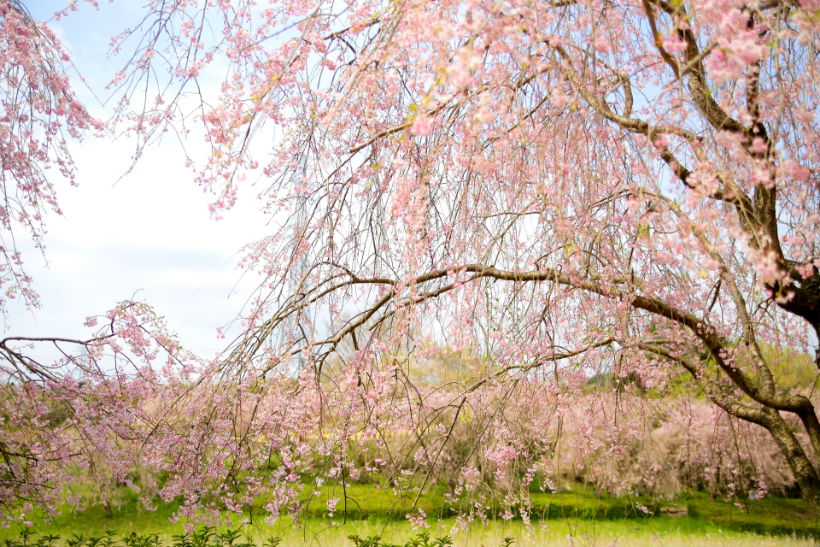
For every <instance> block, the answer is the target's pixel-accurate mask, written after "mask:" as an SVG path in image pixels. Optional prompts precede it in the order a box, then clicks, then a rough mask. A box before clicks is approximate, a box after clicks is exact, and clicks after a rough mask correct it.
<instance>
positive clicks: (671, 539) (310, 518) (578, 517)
mask: <svg viewBox="0 0 820 547" xmlns="http://www.w3.org/2000/svg"><path fill="white" fill-rule="evenodd" d="M318 492H319V494H318V496H315V498H314V499H313V500H312V502H311V503H310V505H309V507H308V510H307V518H306V519H305V520H304V521H303V522H302V523H301V524H299V525H295V524H293V523H292V522H291V521H290V519H288V518H282V519H280V520H279V521H278V522H277V523H276V524H274V525H273V526H267V525H265V524H264V523H263V521H262V518H261V514H262V513H261V511H259V513H258V515H257V517H256V518H255V520H254V523H253V525H252V526H248V527H246V528H245V529H244V532H245V533H246V534H248V535H249V536H250V537H252V539H253V541H254V542H256V543H258V544H261V543H262V542H263V541H264V540H266V539H268V538H271V537H274V536H275V537H280V538H281V543H280V544H279V545H280V546H297V545H298V546H301V545H311V546H325V545H327V546H337V545H340V546H341V545H353V542H352V541H351V540H349V539H348V536H349V535H351V534H356V535H358V536H360V537H362V538H364V537H368V536H373V535H380V536H381V537H382V539H383V540H385V541H389V542H391V543H404V542H405V541H407V540H408V539H409V538H411V537H413V536H415V535H416V533H417V532H416V531H415V530H414V529H413V528H412V527H411V525H410V524H409V523H408V522H407V521H406V519H405V518H404V515H405V514H406V513H407V512H409V510H410V507H411V505H412V499H410V498H409V497H407V498H406V497H400V496H395V495H394V494H393V493H392V492H391V491H390V490H385V489H379V488H376V486H375V485H372V484H357V485H353V486H352V487H350V488H348V489H347V494H348V496H350V498H351V499H350V500H349V501H348V513H347V521H346V522H344V519H345V517H344V514H343V502H339V504H338V506H337V510H336V513H335V514H334V515H333V517H330V516H329V515H328V511H327V507H326V505H325V502H326V501H327V499H329V498H333V497H341V496H342V494H341V492H340V491H339V490H338V488H337V489H336V490H334V489H332V488H330V487H322V488H320V489H319V490H318ZM532 498H533V504H534V507H533V511H532V515H533V523H532V526H531V527H529V528H528V527H526V526H525V525H524V524H523V523H522V522H521V521H520V520H513V521H504V520H501V519H494V520H490V521H488V522H487V523H485V524H483V523H480V522H474V523H473V524H472V525H471V526H470V527H469V528H468V529H467V530H458V529H457V528H456V521H455V518H454V516H453V515H452V513H449V512H447V510H445V509H444V504H443V499H442V497H441V493H440V492H437V491H436V490H432V491H431V492H430V493H429V494H428V495H425V496H422V497H421V499H420V500H419V506H420V507H421V508H422V509H424V511H425V512H426V513H427V515H429V516H430V517H429V518H428V523H429V524H430V529H429V532H430V534H431V535H432V536H433V537H434V538H435V537H437V536H444V535H451V536H452V537H453V539H454V545H458V546H462V545H463V546H470V547H480V546H484V547H498V546H501V545H502V544H503V539H504V537H506V536H510V537H512V538H514V542H513V545H514V546H522V547H523V546H543V545H562V546H572V547H580V546H587V545H588V546H599V545H601V546H609V545H614V546H618V545H620V546H640V545H646V546H652V547H656V546H663V545H668V546H698V545H702V546H727V547H735V546H737V547H740V546H766V545H777V546H781V545H782V546H795V547H796V546H800V547H810V546H811V547H815V546H816V545H817V542H818V540H819V539H820V528H818V526H819V523H818V518H817V515H815V514H814V513H813V512H812V510H811V508H810V507H809V506H808V504H806V503H805V502H803V501H801V500H794V499H784V498H774V497H769V498H766V499H763V500H753V501H749V502H748V503H747V504H746V507H744V508H739V507H736V506H735V505H733V504H730V503H724V502H721V501H716V500H711V499H709V497H708V496H707V495H705V494H702V493H694V494H689V495H687V496H685V497H681V498H680V499H677V500H674V501H673V502H663V503H657V502H655V501H654V500H652V499H650V498H647V497H644V496H642V497H640V498H631V499H627V498H615V497H607V496H602V497H598V496H596V495H595V494H594V493H593V492H592V491H591V490H589V489H584V488H583V487H577V488H575V489H574V490H573V491H568V492H559V493H556V494H549V493H541V492H538V493H533V496H532ZM637 503H640V504H642V505H644V506H646V507H650V508H652V509H653V511H654V512H653V514H652V515H649V516H648V515H645V514H644V513H643V512H641V511H639V510H638V509H637V508H636V507H637ZM175 508H176V506H175V505H173V504H171V505H161V506H159V507H158V508H157V510H156V511H146V510H145V509H143V508H142V506H141V505H140V504H139V503H138V502H137V501H136V498H135V496H126V497H125V498H124V500H123V503H122V504H121V505H120V506H119V507H118V508H117V509H116V510H115V511H114V514H113V516H111V517H109V516H106V515H105V513H104V511H103V510H102V508H101V507H99V506H96V507H91V508H90V509H88V510H86V511H84V512H72V511H71V510H69V509H66V510H64V511H63V512H62V514H61V515H59V516H57V517H56V518H54V519H53V521H52V522H51V524H45V523H44V519H43V516H42V515H33V519H34V520H35V527H34V528H35V530H36V532H37V534H39V535H45V534H51V535H59V536H60V537H61V540H60V541H59V542H58V544H60V545H63V544H65V543H64V542H65V541H66V540H67V539H69V538H71V537H72V536H74V535H83V536H85V537H90V536H96V537H99V536H103V535H104V533H105V531H106V530H115V531H116V532H117V535H118V537H123V536H128V535H130V534H132V533H136V534H158V535H159V536H160V537H161V538H162V539H163V543H170V541H171V537H172V536H173V535H176V534H181V533H183V527H182V524H181V523H171V522H170V520H169V519H170V517H171V515H172V513H173V511H174V509H175ZM495 513H496V514H497V511H496V512H495ZM673 515H674V516H673ZM237 524H238V522H237ZM20 530H21V528H19V527H17V528H15V527H12V528H9V529H2V530H0V545H5V543H6V542H5V540H8V539H13V538H19V537H20Z"/></svg>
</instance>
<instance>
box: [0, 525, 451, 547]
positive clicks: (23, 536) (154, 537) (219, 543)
mask: <svg viewBox="0 0 820 547" xmlns="http://www.w3.org/2000/svg"><path fill="white" fill-rule="evenodd" d="M34 535H35V533H34V532H33V531H32V529H31V528H24V529H23V530H21V531H20V537H19V538H18V539H6V540H5V542H4V547H56V546H57V545H60V543H59V540H60V536H59V535H54V534H46V535H43V536H40V537H38V538H36V539H35V538H34ZM241 536H242V532H241V531H240V529H239V528H234V529H228V530H225V531H222V532H220V531H218V530H216V529H215V528H213V527H211V526H203V527H201V528H197V529H196V530H194V532H193V533H192V534H179V535H174V536H172V537H171V543H166V542H163V541H161V539H160V536H159V534H138V533H136V532H132V533H131V534H126V535H124V536H122V537H121V538H117V534H116V532H114V531H113V530H106V532H105V534H104V535H102V536H85V535H83V534H72V536H71V537H69V538H67V539H66V541H65V545H66V546H67V547H165V546H166V545H169V546H170V547H277V546H278V545H279V541H280V538H278V537H275V536H274V537H271V538H269V539H268V541H265V542H262V543H256V542H253V541H252V540H251V538H249V537H248V538H245V539H244V541H239V540H240V537H241ZM442 547H443V546H442Z"/></svg>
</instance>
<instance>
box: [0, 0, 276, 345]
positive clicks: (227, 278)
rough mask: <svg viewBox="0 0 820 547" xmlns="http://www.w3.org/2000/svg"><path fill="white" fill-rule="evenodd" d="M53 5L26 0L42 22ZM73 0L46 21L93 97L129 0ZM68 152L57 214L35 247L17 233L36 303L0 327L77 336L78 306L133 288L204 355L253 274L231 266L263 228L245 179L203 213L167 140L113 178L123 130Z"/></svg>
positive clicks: (81, 315) (201, 199)
mask: <svg viewBox="0 0 820 547" xmlns="http://www.w3.org/2000/svg"><path fill="white" fill-rule="evenodd" d="M64 5H65V1H54V0H35V1H33V2H30V3H29V5H28V8H29V9H30V11H31V12H32V15H33V16H34V17H36V18H38V19H40V20H48V19H50V18H51V14H53V13H54V12H55V11H57V10H58V9H61V8H62V7H64ZM79 5H80V10H79V11H78V12H77V13H73V14H71V15H70V16H69V17H67V18H63V19H61V20H60V21H54V20H52V21H51V22H50V25H51V26H52V28H53V29H54V30H55V32H56V33H57V35H58V37H59V38H60V39H61V41H62V42H63V45H64V47H65V48H66V49H67V50H68V51H69V53H70V54H71V56H72V60H73V62H74V64H75V66H76V69H77V72H78V73H79V74H82V75H83V77H85V78H86V80H87V81H88V82H89V87H90V88H92V89H95V90H96V91H97V94H98V95H100V93H99V91H100V90H101V88H102V87H103V86H104V84H105V82H106V81H107V80H108V79H109V78H110V76H111V75H112V74H113V73H114V72H115V70H116V68H118V66H117V65H116V64H114V63H113V62H112V61H111V60H110V59H108V58H107V49H108V43H109V39H110V37H111V35H113V34H115V33H117V32H119V31H121V30H122V27H123V26H124V25H127V24H128V23H127V21H128V20H129V18H134V17H136V15H137V14H138V12H137V11H135V6H137V7H138V6H139V5H141V2H137V1H135V0H123V1H121V2H120V1H118V2H114V3H111V4H108V3H103V2H101V7H100V9H99V11H97V10H94V8H92V7H90V6H88V5H86V4H79ZM72 77H73V78H74V80H75V89H77V91H78V93H79V94H80V96H81V98H82V99H83V101H84V102H85V103H86V105H87V106H88V107H89V109H90V110H91V111H92V113H94V114H95V115H97V116H98V117H101V118H103V119H104V118H105V117H106V116H105V114H106V112H107V110H106V107H105V106H104V105H102V104H100V103H99V102H98V100H97V99H96V98H95V97H94V95H93V94H91V93H90V91H89V90H88V89H85V88H83V86H82V84H80V83H79V81H78V80H77V75H76V74H72ZM72 151H73V154H74V159H75V161H76V164H77V182H78V186H77V187H70V186H69V185H68V184H58V197H59V200H60V205H61V207H62V209H63V213H64V214H63V216H62V217H60V216H57V215H53V214H52V215H50V216H49V217H48V218H47V230H48V234H47V235H46V238H45V244H46V253H45V257H43V255H41V254H39V253H38V251H37V250H36V249H34V248H33V247H32V245H31V244H30V243H29V242H27V241H24V238H23V237H22V236H23V234H22V233H20V234H18V244H20V245H19V246H20V249H21V250H22V251H23V258H24V261H25V265H26V270H27V272H28V273H29V274H30V275H31V276H32V277H33V278H34V287H35V289H36V290H37V291H38V293H39V294H40V298H41V304H42V306H41V307H40V308H39V309H35V310H29V309H26V308H25V306H22V305H21V304H20V303H14V302H10V303H9V304H8V308H9V310H8V314H7V317H6V318H5V320H4V332H3V336H60V337H83V336H87V335H88V334H89V333H90V330H89V329H88V328H87V327H84V326H83V322H84V320H85V318H86V317H87V316H89V315H95V314H101V313H105V312H106V311H107V310H109V309H111V308H113V307H114V306H115V305H116V304H117V303H118V302H120V301H122V300H125V299H132V298H133V299H137V300H142V301H145V302H147V303H149V304H150V305H151V306H153V308H154V310H155V311H156V312H157V313H158V314H159V315H161V316H164V317H165V319H166V322H167V325H168V327H169V328H170V330H171V331H174V332H176V333H177V334H178V335H179V337H180V340H181V342H182V343H183V345H185V346H186V347H188V348H189V349H191V350H193V351H194V352H196V353H198V354H200V355H202V356H205V357H210V356H212V355H213V354H215V353H217V352H219V351H221V350H222V349H224V346H225V344H226V339H227V340H229V339H230V336H228V337H227V338H226V339H217V337H216V336H215V334H216V329H217V327H222V326H225V325H227V324H228V323H230V322H231V320H232V319H234V318H236V316H237V315H238V314H239V312H240V310H241V308H242V306H243V304H244V303H245V301H246V299H247V298H248V296H249V295H250V294H251V292H252V291H253V289H254V288H255V287H256V285H257V282H258V278H257V277H256V276H255V274H252V273H250V274H244V275H243V272H241V271H240V270H239V269H238V268H237V262H238V260H239V259H240V258H241V256H242V253H241V249H242V247H243V246H244V245H246V244H248V243H251V242H252V241H254V240H256V239H258V238H261V237H262V236H264V235H265V233H266V232H265V230H266V229H267V228H266V220H267V219H266V218H265V217H264V216H263V215H262V214H261V213H259V212H258V207H257V203H256V201H255V200H254V196H255V192H254V190H253V188H252V187H251V188H245V189H244V192H242V193H240V199H239V203H238V205H237V206H236V207H235V208H234V209H233V210H231V211H228V212H227V213H225V214H223V218H222V219H221V220H214V219H212V218H211V215H210V213H209V210H208V204H209V203H210V202H211V197H210V196H209V195H207V194H205V193H204V192H203V191H202V190H201V189H200V188H198V187H197V186H196V185H195V184H194V182H193V175H192V172H191V171H190V169H189V168H187V167H185V165H184V160H183V158H182V156H181V155H180V149H179V145H178V144H177V143H175V142H174V141H173V140H172V139H167V140H164V141H163V142H162V143H160V144H159V145H157V146H153V147H151V148H149V149H148V150H147V151H146V153H145V155H144V156H143V157H142V158H141V159H140V161H139V162H138V163H137V166H136V168H135V169H134V170H133V172H131V173H129V174H128V175H127V176H126V177H124V178H121V177H122V175H123V174H124V173H125V171H126V169H127V167H128V165H129V158H130V157H131V154H132V153H133V151H134V144H133V142H130V141H129V140H128V139H125V138H118V139H113V138H102V139H98V138H94V137H92V136H88V137H87V138H86V139H85V140H84V141H83V142H82V143H80V144H75V145H73V146H72ZM40 357H47V356H45V355H41V356H40Z"/></svg>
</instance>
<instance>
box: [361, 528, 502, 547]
mask: <svg viewBox="0 0 820 547" xmlns="http://www.w3.org/2000/svg"><path fill="white" fill-rule="evenodd" d="M347 537H348V539H350V540H351V541H352V542H353V544H354V545H355V546H356V547H452V545H453V538H451V537H450V536H440V537H437V538H435V539H431V537H430V533H429V532H427V531H426V530H422V531H421V532H419V533H418V534H416V536H415V537H412V538H410V539H408V540H407V541H406V542H405V543H404V546H402V545H399V544H398V543H386V542H383V541H382V537H381V536H380V535H373V536H368V537H366V538H361V537H359V536H358V535H356V534H351V535H349V536H347ZM507 540H509V542H508V541H507ZM512 541H513V538H511V537H506V538H504V547H510V545H511V544H512Z"/></svg>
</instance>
